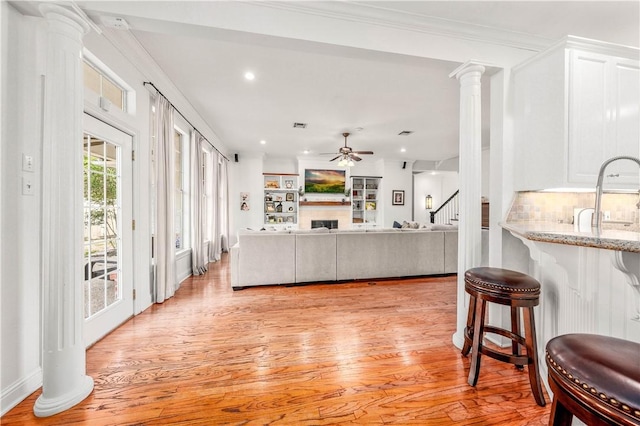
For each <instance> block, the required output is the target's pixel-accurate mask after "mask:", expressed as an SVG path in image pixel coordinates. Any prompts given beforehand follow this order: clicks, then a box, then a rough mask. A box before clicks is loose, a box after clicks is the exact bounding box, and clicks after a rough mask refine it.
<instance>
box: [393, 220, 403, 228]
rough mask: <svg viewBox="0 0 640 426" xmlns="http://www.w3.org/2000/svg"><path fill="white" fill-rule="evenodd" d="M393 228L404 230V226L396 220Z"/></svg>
mask: <svg viewBox="0 0 640 426" xmlns="http://www.w3.org/2000/svg"><path fill="white" fill-rule="evenodd" d="M393 227H394V228H402V225H401V224H400V223H399V222H397V221H395V220H394V221H393Z"/></svg>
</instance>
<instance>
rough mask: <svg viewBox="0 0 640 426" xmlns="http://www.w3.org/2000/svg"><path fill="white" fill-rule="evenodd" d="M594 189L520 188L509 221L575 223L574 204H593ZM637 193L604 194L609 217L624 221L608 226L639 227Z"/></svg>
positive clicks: (636, 228)
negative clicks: (523, 190)
mask: <svg viewBox="0 0 640 426" xmlns="http://www.w3.org/2000/svg"><path fill="white" fill-rule="evenodd" d="M595 199H596V195H595V194H594V193H593V192H535V191H525V192H518V193H516V195H515V198H514V200H513V204H512V205H511V209H510V210H509V213H508V215H507V222H554V223H573V209H574V208H588V207H594V205H595ZM638 202H640V196H639V195H638V194H637V193H636V194H603V195H602V211H603V212H605V211H608V212H610V216H611V218H610V220H611V221H613V222H625V223H604V224H603V228H605V229H623V230H629V231H638V230H640V225H639V223H638V220H639V214H638V213H639V212H640V210H638Z"/></svg>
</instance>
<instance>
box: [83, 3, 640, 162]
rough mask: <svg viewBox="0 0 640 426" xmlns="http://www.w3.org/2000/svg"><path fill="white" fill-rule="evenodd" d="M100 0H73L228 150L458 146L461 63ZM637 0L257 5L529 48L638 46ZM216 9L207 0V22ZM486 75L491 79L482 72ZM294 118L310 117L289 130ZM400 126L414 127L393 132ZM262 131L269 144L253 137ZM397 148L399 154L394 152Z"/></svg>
mask: <svg viewBox="0 0 640 426" xmlns="http://www.w3.org/2000/svg"><path fill="white" fill-rule="evenodd" d="M104 3H108V4H106V5H105V4H103V2H91V1H89V2H79V4H80V5H81V7H82V8H83V9H84V10H85V11H86V12H87V13H88V14H89V16H91V18H92V19H94V20H95V21H96V22H98V23H100V22H102V16H121V17H123V18H125V19H126V20H127V22H128V23H129V25H130V28H131V33H132V34H133V36H134V37H135V38H136V39H137V40H138V41H139V42H140V44H141V45H142V46H143V47H144V49H145V50H146V51H147V52H148V53H149V54H150V55H151V57H152V58H153V59H154V60H155V62H157V64H158V65H159V66H160V67H161V68H162V69H163V71H164V72H165V73H166V74H167V75H168V76H169V78H170V79H171V80H172V81H173V83H174V84H175V86H176V87H177V88H178V89H179V90H180V91H181V92H182V94H184V96H185V97H186V98H187V99H188V100H189V102H190V103H191V105H192V106H193V107H194V108H195V109H196V110H197V111H198V113H199V114H200V115H201V117H202V118H203V119H204V121H206V122H207V123H208V124H209V126H210V127H211V128H212V129H214V131H215V132H216V134H217V135H218V137H219V138H220V140H221V141H222V142H223V143H224V144H225V146H226V147H227V148H228V149H229V152H230V153H235V152H239V153H241V154H243V153H244V154H246V153H252V152H264V153H265V154H266V155H267V156H268V157H276V158H277V157H288V156H299V155H303V151H304V150H310V151H311V152H312V153H313V154H317V153H326V152H335V151H337V149H338V148H339V146H340V145H341V144H342V143H343V138H342V136H341V133H343V132H345V131H348V132H353V133H354V134H353V136H352V137H350V138H349V145H350V146H352V147H353V148H354V149H355V150H372V151H374V152H375V155H374V156H371V157H369V158H367V161H371V160H372V159H377V158H395V159H406V160H432V161H438V160H444V159H448V158H451V157H455V156H457V154H458V120H459V112H458V110H459V101H458V95H459V86H458V82H457V81H456V80H455V79H451V78H449V74H450V73H451V71H453V70H454V69H455V68H456V67H457V66H458V65H459V63H457V62H449V61H443V60H434V59H428V58H421V57H417V56H409V55H400V54H392V53H383V52H379V51H378V52H377V51H375V50H371V49H368V50H365V49H357V48H353V47H345V46H338V45H335V44H326V43H318V42H313V41H303V40H293V39H287V38H282V37H274V36H272V35H265V34H266V32H262V34H257V33H258V32H260V31H256V33H248V32H239V31H233V30H230V29H228V28H221V27H222V25H218V24H211V25H209V24H204V25H203V22H206V21H207V18H208V17H207V16H202V15H203V14H205V15H206V13H208V12H207V11H208V8H207V7H206V5H207V4H210V5H214V4H215V2H209V3H207V2H204V3H197V6H198V7H195V6H194V7H189V6H184V7H179V8H177V9H171V10H172V12H171V17H170V18H163V19H158V17H157V15H152V14H149V15H148V16H147V15H146V14H145V12H144V10H145V8H147V10H151V7H152V6H151V5H153V7H157V8H170V7H171V6H174V5H175V4H176V2H159V3H149V2H142V3H136V2H104ZM140 4H142V5H143V6H142V7H137V8H135V13H134V12H132V10H134V9H132V5H140ZM180 4H181V5H190V4H191V5H194V4H195V3H180ZM639 4H640V2H638V1H627V2H609V1H605V2H595V1H587V2H580V1H572V2H557V1H549V2H541V1H532V2H520V1H515V2H504V1H503V2H481V1H477V2H466V1H465V2H458V1H410V2H396V1H379V2H375V1H374V2H268V3H261V4H260V6H262V7H263V8H264V10H267V9H266V8H265V7H269V9H270V10H269V12H273V10H277V9H278V8H281V9H282V12H283V14H285V13H286V12H289V11H290V9H291V8H296V11H297V12H299V13H307V14H314V15H317V16H322V17H323V18H336V17H339V18H340V19H343V20H352V21H356V20H368V21H373V20H376V21H375V22H382V23H383V24H384V25H386V26H387V27H391V26H394V25H395V26H396V27H398V28H400V29H402V28H403V26H404V27H405V28H411V30H412V31H425V30H426V29H427V28H435V27H438V28H439V30H440V31H441V32H443V31H444V32H448V33H452V32H454V31H458V30H460V32H459V34H460V37H461V38H462V39H463V40H464V39H465V37H468V34H469V31H471V32H473V33H474V36H475V35H477V34H480V33H482V34H485V35H487V37H491V38H492V40H494V42H495V43H496V44H501V43H502V44H507V40H519V41H520V42H522V41H523V40H527V41H529V40H530V41H531V44H529V45H527V47H526V48H527V49H531V46H546V45H550V44H552V42H554V41H556V40H559V39H560V38H562V37H564V36H565V35H569V34H571V35H577V36H581V37H586V38H593V39H598V40H603V41H607V42H613V43H620V44H625V45H630V46H636V47H637V46H638V45H639V42H640V15H639V14H640V8H639ZM203 5H205V7H203ZM245 5H248V6H251V5H253V6H256V5H257V3H253V4H246V3H245ZM254 9H255V8H254ZM258 10H259V8H258ZM182 11H184V13H183V12H182ZM213 13H215V11H214V10H213V9H211V14H212V15H211V16H210V17H211V20H213V18H214V15H213ZM189 14H191V15H192V16H189ZM183 15H184V16H183ZM193 15H198V16H193ZM246 15H250V13H246ZM265 16H266V15H265ZM269 16H270V15H269ZM246 20H247V21H250V20H254V21H256V22H257V24H256V27H259V24H260V16H247V17H246ZM193 23H197V25H194V24H193ZM280 25H282V24H280ZM291 25H294V24H291ZM297 30H298V31H299V29H297ZM310 30H311V29H310ZM282 31H283V32H284V31H286V29H283V30H282ZM496 40H497V41H496ZM523 45H524V44H523ZM532 53H533V52H532ZM247 70H251V71H253V72H254V73H255V75H256V79H255V80H254V81H251V82H249V81H246V80H245V79H244V78H243V74H244V72H245V71H247ZM483 80H485V83H486V82H488V78H483ZM485 83H483V86H484V87H483V145H484V146H488V144H489V133H488V122H489V117H488V99H489V96H488V90H487V86H488V84H485ZM294 122H303V123H307V124H308V126H307V128H306V129H295V128H293V123H294ZM356 128H362V129H363V130H362V131H356ZM403 130H410V131H413V132H414V133H413V134H412V135H410V136H398V133H399V132H401V131H403ZM260 140H265V141H266V142H267V143H266V144H265V145H261V144H260V143H259V141H260ZM401 148H405V149H406V152H405V153H402V152H400V149H401ZM326 158H327V160H328V159H329V158H332V157H331V156H327V157H326Z"/></svg>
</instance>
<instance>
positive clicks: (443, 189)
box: [413, 171, 459, 223]
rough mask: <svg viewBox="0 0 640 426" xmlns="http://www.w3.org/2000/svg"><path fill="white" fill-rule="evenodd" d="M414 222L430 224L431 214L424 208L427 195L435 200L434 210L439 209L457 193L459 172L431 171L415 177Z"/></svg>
mask: <svg viewBox="0 0 640 426" xmlns="http://www.w3.org/2000/svg"><path fill="white" fill-rule="evenodd" d="M413 182H414V193H413V195H414V208H413V215H414V220H415V221H417V222H425V223H426V222H429V221H430V220H431V218H430V215H429V213H428V212H427V210H426V209H425V208H424V199H425V197H426V196H427V195H431V197H432V198H433V209H434V210H435V209H437V208H438V207H440V206H441V205H442V203H444V202H445V201H446V200H447V199H448V198H449V197H450V196H451V195H452V194H453V193H454V192H455V191H457V190H458V189H459V186H458V172H449V171H444V172H443V171H431V172H422V173H420V174H417V175H414V177H413Z"/></svg>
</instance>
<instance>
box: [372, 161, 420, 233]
mask: <svg viewBox="0 0 640 426" xmlns="http://www.w3.org/2000/svg"><path fill="white" fill-rule="evenodd" d="M403 163H404V160H402V161H401V160H397V161H391V160H385V161H383V165H384V169H383V173H382V177H383V178H382V183H381V185H380V186H381V187H382V189H381V190H379V191H378V198H379V199H380V200H382V206H383V210H382V218H381V223H382V226H383V227H385V228H391V227H392V226H393V222H394V221H398V222H400V223H402V221H403V220H409V219H410V218H411V210H412V208H413V200H414V197H413V196H412V188H413V182H412V181H413V173H412V168H411V164H410V163H407V166H406V167H405V168H404V169H403V168H402V166H403ZM393 191H404V205H393V198H392V193H393Z"/></svg>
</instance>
